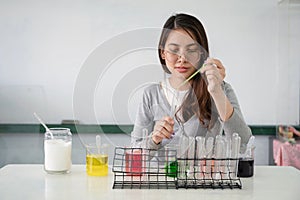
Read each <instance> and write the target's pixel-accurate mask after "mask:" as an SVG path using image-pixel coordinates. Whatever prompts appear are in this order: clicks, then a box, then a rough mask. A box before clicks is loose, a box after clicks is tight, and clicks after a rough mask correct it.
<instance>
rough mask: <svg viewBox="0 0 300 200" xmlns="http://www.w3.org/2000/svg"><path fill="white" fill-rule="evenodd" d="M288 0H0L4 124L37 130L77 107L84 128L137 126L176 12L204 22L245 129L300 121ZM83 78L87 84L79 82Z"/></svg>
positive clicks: (294, 28) (294, 13)
mask: <svg viewBox="0 0 300 200" xmlns="http://www.w3.org/2000/svg"><path fill="white" fill-rule="evenodd" d="M286 2H288V1H282V2H281V3H278V1H277V0H264V1H260V0H252V1H239V0H227V1H221V0H211V1H204V0H185V1H181V2H174V1H172V0H165V1H158V2H154V1H150V0H148V1H133V0H123V1H120V2H118V1H110V0H101V1H96V0H94V1H85V0H77V1H74V0H72V1H71V0H70V1H69V0H61V1H33V0H31V1H30V0H28V1H21V0H19V1H12V0H1V1H0V44H1V45H0V113H1V114H0V123H36V120H35V119H34V118H33V115H32V112H34V111H36V112H38V113H39V114H40V115H41V116H42V117H43V118H44V120H45V121H46V122H47V123H59V122H60V121H61V120H62V119H72V118H73V106H72V104H73V101H74V102H75V103H76V102H77V101H79V103H78V105H75V106H74V109H75V111H74V113H75V118H76V119H78V120H80V121H81V122H83V123H96V122H99V123H133V119H134V112H135V109H136V107H135V102H136V101H137V99H138V96H139V94H140V92H141V89H142V87H140V85H141V84H143V80H144V81H145V83H149V82H153V81H157V80H159V79H161V78H162V77H163V73H162V71H161V69H160V67H159V64H158V59H157V55H156V50H155V49H153V48H154V47H156V45H157V42H158V41H157V40H158V35H159V31H157V30H159V28H161V27H162V25H163V23H164V21H165V20H166V19H167V18H168V17H169V16H170V15H171V14H172V13H174V12H187V13H191V14H193V15H196V16H197V17H198V18H199V19H200V20H201V21H202V22H203V24H204V26H205V28H206V31H207V34H208V37H209V42H210V49H211V55H212V56H213V57H217V58H219V59H221V60H222V62H223V63H224V65H225V66H226V71H227V77H226V81H228V82H230V83H231V84H232V85H233V87H234V89H235V91H236V93H237V95H238V97H239V101H240V104H241V107H242V111H243V113H244V115H245V119H246V121H247V123H249V124H274V123H281V122H283V121H284V122H285V123H291V124H294V123H297V122H299V85H300V83H299V74H300V70H299V63H300V57H299V56H298V53H296V52H299V41H300V40H299V35H300V34H299V32H300V31H299V30H300V26H298V24H299V25H300V23H299V19H300V17H299V16H300V14H299V13H300V8H299V5H300V4H299V1H296V0H294V1H293V3H292V4H289V5H287V3H286ZM145 28H150V31H148V32H143V34H140V35H139V33H140V32H139V31H141V30H145ZM124 38H128V39H129V40H130V42H131V41H132V43H130V44H128V42H129V41H127V40H124ZM118 39H121V40H120V41H121V42H119V43H118ZM122 39H123V40H122ZM135 42H136V44H135ZM139 42H140V43H139ZM143 42H145V43H143ZM147 42H148V43H147ZM131 45H133V46H131ZM135 45H137V46H138V45H140V49H134V48H135V47H137V46H135ZM147 45H148V46H147ZM146 47H149V48H146ZM91 65H93V67H94V68H93V67H92V68H90V67H91ZM87 66H89V67H87ZM90 69H92V70H91V71H89V72H86V71H85V70H90ZM82 74H85V75H90V77H91V79H90V80H86V78H87V77H84V78H83V79H82V80H81V81H85V83H84V84H82V83H80V84H79V85H78V82H79V80H78V79H77V78H78V77H79V79H80V77H81V75H82ZM136 77H138V78H136ZM290 80H292V81H290ZM83 87H85V89H86V91H87V95H86V94H85V93H84V92H83V94H81V95H77V96H76V99H75V100H74V99H73V92H74V91H75V93H76V91H78V90H80V91H82V90H83V89H84V88H83ZM74 88H75V89H74ZM282 93H284V95H283V96H282V95H281V94H282ZM84 98H87V101H86V103H84V101H83V100H84Z"/></svg>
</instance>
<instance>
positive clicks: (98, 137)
mask: <svg viewBox="0 0 300 200" xmlns="http://www.w3.org/2000/svg"><path fill="white" fill-rule="evenodd" d="M96 146H97V150H98V154H100V146H101V136H100V135H96Z"/></svg>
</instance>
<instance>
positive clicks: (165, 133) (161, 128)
mask: <svg viewBox="0 0 300 200" xmlns="http://www.w3.org/2000/svg"><path fill="white" fill-rule="evenodd" d="M173 128H174V120H173V119H172V118H171V117H169V116H167V117H164V118H162V119H161V120H159V121H157V122H156V123H155V125H154V130H153V134H152V140H153V141H154V143H155V144H159V143H161V141H162V140H163V139H170V138H172V135H173Z"/></svg>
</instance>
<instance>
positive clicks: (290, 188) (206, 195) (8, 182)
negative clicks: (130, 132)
mask: <svg viewBox="0 0 300 200" xmlns="http://www.w3.org/2000/svg"><path fill="white" fill-rule="evenodd" d="M241 181H242V186H243V188H242V189H232V190H231V189H224V190H221V189H215V190H213V189H178V190H176V189H168V190H167V189H159V190H157V189H142V190H140V189H112V185H113V174H112V173H110V174H109V176H106V177H91V176H87V175H86V172H85V165H73V166H72V172H71V173H70V174H66V175H50V174H46V173H45V172H44V170H43V165H6V166H4V167H3V168H1V169H0V199H1V200H2V199H3V200H6V199H22V200H23V199H30V200H34V199H39V200H40V199H47V200H51V199H55V200H60V199H68V200H69V199H70V200H74V199H101V200H104V199H105V200H106V199H107V200H111V199H116V200H120V199H130V200H135V199H155V200H158V199H163V200H168V199H171V200H174V199H182V200H187V199H191V200H193V199H199V200H200V199H201V200H202V199H205V200H210V199H222V200H226V199H230V200H234V199H239V200H241V199H243V200H245V199H272V200H276V199H278V200H279V199H280V200H299V199H300V171H299V170H297V169H295V168H293V167H279V166H256V167H255V170H254V177H252V178H242V179H241Z"/></svg>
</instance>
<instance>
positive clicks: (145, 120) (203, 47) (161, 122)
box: [132, 14, 252, 149]
mask: <svg viewBox="0 0 300 200" xmlns="http://www.w3.org/2000/svg"><path fill="white" fill-rule="evenodd" d="M158 48H159V50H158V54H159V59H160V62H161V65H162V68H163V70H164V71H165V72H166V73H167V74H169V76H168V78H166V79H165V80H164V81H162V82H161V83H159V84H153V85H150V86H148V87H147V88H145V91H144V94H143V101H142V104H141V105H140V106H139V109H138V113H137V118H136V122H135V126H134V129H133V132H132V141H133V142H135V143H136V142H140V141H141V140H142V137H143V132H145V131H144V130H145V129H147V131H148V133H149V137H148V139H147V142H146V144H147V148H152V149H158V148H161V147H162V146H164V145H166V144H167V143H169V142H171V141H176V140H178V139H179V138H180V137H181V135H182V134H186V135H188V136H198V135H199V136H205V137H209V136H213V137H215V136H216V135H218V134H220V133H221V132H222V130H223V129H224V131H225V132H226V134H233V133H238V134H239V135H240V137H241V144H242V146H245V144H246V143H247V141H248V140H249V138H250V136H251V135H252V134H251V130H250V129H249V127H248V126H247V125H246V123H245V121H244V119H243V115H242V113H241V110H240V107H239V103H238V100H237V97H236V95H235V93H234V91H233V89H232V88H231V86H230V85H229V84H228V83H226V82H225V81H223V79H224V77H225V69H224V67H223V65H222V63H221V61H219V60H217V59H213V58H209V57H208V56H209V48H208V41H207V37H206V33H205V30H204V27H203V25H202V24H201V22H200V21H199V20H198V19H197V18H195V17H193V16H191V15H187V14H176V15H174V16H171V17H170V18H169V19H168V20H167V21H166V23H165V24H164V27H163V30H162V33H161V37H160V41H159V45H158ZM196 71H198V73H196V74H194V73H195V72H196ZM191 76H192V78H191ZM187 80H189V81H187Z"/></svg>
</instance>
